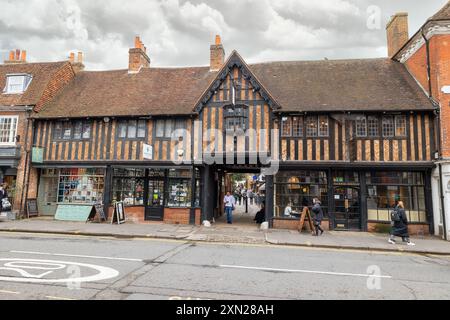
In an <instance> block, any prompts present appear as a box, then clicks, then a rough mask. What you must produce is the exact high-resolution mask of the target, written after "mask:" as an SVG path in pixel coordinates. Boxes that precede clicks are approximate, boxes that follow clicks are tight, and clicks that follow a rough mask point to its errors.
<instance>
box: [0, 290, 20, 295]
mask: <svg viewBox="0 0 450 320" xmlns="http://www.w3.org/2000/svg"><path fill="white" fill-rule="evenodd" d="M0 293H7V294H20V292H16V291H7V290H0Z"/></svg>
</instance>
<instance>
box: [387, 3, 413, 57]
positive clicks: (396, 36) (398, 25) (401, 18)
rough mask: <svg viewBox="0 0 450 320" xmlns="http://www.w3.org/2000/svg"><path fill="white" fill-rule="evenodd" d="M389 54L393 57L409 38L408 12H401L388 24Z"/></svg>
mask: <svg viewBox="0 0 450 320" xmlns="http://www.w3.org/2000/svg"><path fill="white" fill-rule="evenodd" d="M386 34H387V45H388V56H389V58H392V57H393V56H394V55H395V54H396V53H397V52H398V51H399V50H400V49H401V48H402V47H403V46H404V45H405V44H406V43H407V42H408V40H409V33H408V13H406V12H399V13H397V14H395V15H394V16H392V17H391V20H390V21H389V22H388V24H387V26H386Z"/></svg>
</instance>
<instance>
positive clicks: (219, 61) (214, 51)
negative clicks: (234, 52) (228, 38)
mask: <svg viewBox="0 0 450 320" xmlns="http://www.w3.org/2000/svg"><path fill="white" fill-rule="evenodd" d="M224 62H225V50H224V48H223V45H222V40H221V39H220V36H219V35H216V42H215V44H213V45H211V60H210V65H209V71H219V70H220V68H222V66H223V64H224Z"/></svg>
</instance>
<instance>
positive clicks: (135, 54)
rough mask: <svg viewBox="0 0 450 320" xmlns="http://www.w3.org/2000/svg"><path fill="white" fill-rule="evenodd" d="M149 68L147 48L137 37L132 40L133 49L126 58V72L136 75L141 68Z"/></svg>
mask: <svg viewBox="0 0 450 320" xmlns="http://www.w3.org/2000/svg"><path fill="white" fill-rule="evenodd" d="M149 67H150V58H149V56H148V55H147V48H146V47H145V46H144V43H143V42H142V41H141V38H140V37H139V36H136V37H135V39H134V48H132V49H130V50H129V58H128V72H130V73H136V72H139V70H140V69H141V68H149Z"/></svg>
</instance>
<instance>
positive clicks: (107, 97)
mask: <svg viewBox="0 0 450 320" xmlns="http://www.w3.org/2000/svg"><path fill="white" fill-rule="evenodd" d="M216 75H217V72H210V71H209V67H192V68H154V67H152V68H143V69H141V71H140V72H139V73H128V70H116V71H100V72H88V71H83V72H80V73H78V74H77V75H76V77H75V79H74V80H73V81H72V83H71V84H70V85H68V86H66V87H65V88H64V89H63V90H62V91H61V92H60V93H59V94H58V95H57V96H56V97H55V98H54V99H53V100H52V101H51V102H50V103H49V104H47V105H46V107H45V110H43V111H41V112H40V113H39V114H37V115H35V116H36V117H40V118H56V117H86V116H90V117H104V116H150V115H189V114H192V108H193V106H194V104H195V102H196V100H197V99H198V97H199V96H200V95H201V93H202V92H203V90H204V89H205V88H206V87H207V85H208V84H209V83H210V82H211V81H212V79H214V78H215V76H216Z"/></svg>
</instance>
